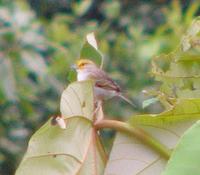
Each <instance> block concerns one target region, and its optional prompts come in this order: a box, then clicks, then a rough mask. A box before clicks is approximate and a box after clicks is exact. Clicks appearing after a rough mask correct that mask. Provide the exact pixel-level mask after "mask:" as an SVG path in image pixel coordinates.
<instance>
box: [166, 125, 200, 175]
mask: <svg viewBox="0 0 200 175" xmlns="http://www.w3.org/2000/svg"><path fill="white" fill-rule="evenodd" d="M199 136H200V121H198V122H196V123H195V124H194V125H193V126H192V127H191V128H190V129H188V130H187V131H186V132H185V133H184V135H183V136H182V138H181V140H180V141H179V143H178V145H177V146H176V148H175V150H174V151H173V154H172V156H171V158H170V160H169V161H168V164H167V166H166V169H165V171H164V172H163V174H162V175H188V174H194V175H197V174H200V166H199V162H200V146H199V145H200V138H199Z"/></svg>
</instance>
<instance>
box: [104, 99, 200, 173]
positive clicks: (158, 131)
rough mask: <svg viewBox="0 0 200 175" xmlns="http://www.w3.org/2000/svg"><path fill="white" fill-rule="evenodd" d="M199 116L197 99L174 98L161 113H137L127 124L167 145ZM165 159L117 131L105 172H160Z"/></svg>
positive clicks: (172, 144)
mask: <svg viewBox="0 0 200 175" xmlns="http://www.w3.org/2000/svg"><path fill="white" fill-rule="evenodd" d="M198 119H200V99H182V100H178V101H177V102H176V104H175V106H174V107H172V108H171V109H170V110H168V111H166V112H163V113H161V114H146V115H137V116H133V117H131V118H130V121H129V123H130V125H133V126H136V127H141V128H142V129H144V130H145V131H146V132H147V133H148V134H150V135H151V136H153V137H154V138H156V139H157V140H158V141H160V142H161V143H162V144H164V145H165V146H166V147H168V148H169V149H173V148H174V147H175V146H176V144H177V142H178V141H179V139H180V137H181V136H182V134H183V133H184V132H185V131H186V130H187V129H188V128H189V127H190V126H191V125H192V124H194V123H195V122H196V121H197V120H198ZM166 163H167V161H166V159H165V158H163V157H162V155H160V154H159V153H158V152H156V151H155V150H153V149H152V148H151V147H149V146H148V145H145V144H143V143H142V142H140V141H139V140H137V139H134V138H131V137H130V135H127V134H122V133H118V134H117V136H116V139H115V141H114V144H113V148H112V151H111V154H110V157H109V160H108V163H107V165H106V169H105V175H109V174H116V175H134V174H135V175H138V174H141V175H143V174H148V175H160V174H161V172H162V171H163V169H164V167H165V165H166Z"/></svg>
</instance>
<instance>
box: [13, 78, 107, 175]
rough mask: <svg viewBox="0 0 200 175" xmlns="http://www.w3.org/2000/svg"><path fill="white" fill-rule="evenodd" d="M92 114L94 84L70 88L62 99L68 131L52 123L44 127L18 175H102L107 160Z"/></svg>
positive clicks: (73, 85) (30, 143)
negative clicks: (93, 123) (94, 127)
mask: <svg viewBox="0 0 200 175" xmlns="http://www.w3.org/2000/svg"><path fill="white" fill-rule="evenodd" d="M92 111H93V90H92V83H91V82H89V81H88V82H81V83H78V82H76V83H73V84H71V85H69V87H68V88H67V89H66V90H65V91H64V92H63V94H62V97H61V113H62V115H63V118H64V120H65V121H66V129H61V128H60V127H59V126H58V125H56V126H53V125H52V124H51V121H50V120H49V121H48V122H47V123H46V124H45V125H44V126H42V127H41V128H40V129H39V130H38V131H37V132H36V133H35V134H34V135H33V136H32V137H31V139H30V142H29V145H28V150H27V153H26V154H25V156H24V158H23V160H22V162H21V164H20V166H19V168H18V169H17V171H16V175H27V174H29V175H35V174H38V175H46V174H48V175H51V174H52V175H60V174H79V175H88V174H99V175H101V174H102V173H103V171H104V166H105V161H106V159H105V153H104V150H103V148H102V146H101V144H100V142H99V138H98V134H97V133H96V131H95V130H94V129H93V125H92V118H91V114H92ZM68 117H70V118H68Z"/></svg>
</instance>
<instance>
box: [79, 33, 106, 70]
mask: <svg viewBox="0 0 200 175" xmlns="http://www.w3.org/2000/svg"><path fill="white" fill-rule="evenodd" d="M80 58H86V59H91V60H93V61H94V62H95V63H97V64H98V65H99V66H100V65H101V64H102V61H103V60H102V59H103V58H102V54H101V52H100V51H99V50H98V47H97V43H96V39H95V37H94V34H93V33H90V34H88V35H87V40H86V42H85V44H84V45H83V47H82V49H81V53H80Z"/></svg>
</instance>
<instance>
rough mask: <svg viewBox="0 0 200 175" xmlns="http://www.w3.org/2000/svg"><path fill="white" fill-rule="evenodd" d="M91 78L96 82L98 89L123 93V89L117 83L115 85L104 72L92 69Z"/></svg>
mask: <svg viewBox="0 0 200 175" xmlns="http://www.w3.org/2000/svg"><path fill="white" fill-rule="evenodd" d="M89 71H90V78H91V79H93V80H94V81H95V85H96V86H97V87H100V88H103V89H107V90H113V91H116V92H121V89H120V87H119V85H118V84H117V83H115V82H114V81H113V80H112V79H111V78H110V77H109V76H108V75H107V74H106V73H105V72H104V71H103V70H101V69H99V68H96V69H91V70H89Z"/></svg>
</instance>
